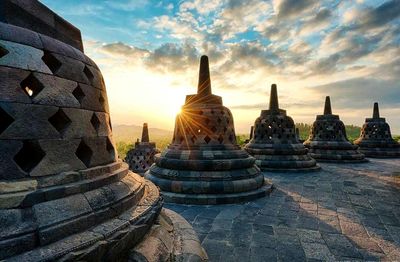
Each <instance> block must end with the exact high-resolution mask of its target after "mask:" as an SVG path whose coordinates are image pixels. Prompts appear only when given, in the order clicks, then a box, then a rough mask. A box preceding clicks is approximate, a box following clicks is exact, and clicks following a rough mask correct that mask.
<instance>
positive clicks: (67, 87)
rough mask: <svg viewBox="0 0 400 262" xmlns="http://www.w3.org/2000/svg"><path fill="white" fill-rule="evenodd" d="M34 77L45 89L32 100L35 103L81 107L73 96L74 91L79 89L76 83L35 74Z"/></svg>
mask: <svg viewBox="0 0 400 262" xmlns="http://www.w3.org/2000/svg"><path fill="white" fill-rule="evenodd" d="M34 76H35V77H36V78H37V79H38V80H39V81H40V82H41V83H42V84H43V86H44V88H43V90H42V91H40V93H39V94H37V95H36V96H35V97H34V98H33V99H32V102H33V103H35V104H42V105H54V106H60V107H76V108H79V107H80V104H79V101H78V100H77V99H76V98H75V97H74V95H73V91H74V90H75V88H76V87H77V84H76V82H74V81H70V80H66V79H63V78H59V77H55V76H51V75H44V74H39V73H34Z"/></svg>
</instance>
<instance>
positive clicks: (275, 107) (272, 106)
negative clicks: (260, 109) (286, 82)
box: [269, 84, 279, 112]
mask: <svg viewBox="0 0 400 262" xmlns="http://www.w3.org/2000/svg"><path fill="white" fill-rule="evenodd" d="M269 110H270V111H271V112H279V101H278V90H277V88H276V84H272V85H271V94H270V96H269Z"/></svg>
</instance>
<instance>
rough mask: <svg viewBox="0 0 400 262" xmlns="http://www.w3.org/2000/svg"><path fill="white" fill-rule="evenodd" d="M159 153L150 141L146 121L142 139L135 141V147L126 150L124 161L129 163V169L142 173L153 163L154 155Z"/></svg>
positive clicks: (154, 144)
mask: <svg viewBox="0 0 400 262" xmlns="http://www.w3.org/2000/svg"><path fill="white" fill-rule="evenodd" d="M158 153H160V151H159V150H158V149H157V148H156V143H154V142H150V138H149V128H148V125H147V123H144V124H143V130H142V140H141V141H139V139H138V140H137V141H136V142H135V147H134V148H132V149H131V150H129V151H128V153H127V154H126V157H125V162H127V163H128V164H129V169H130V170H132V171H133V172H136V173H138V174H140V175H143V174H144V173H145V172H146V171H147V170H148V169H149V168H150V166H151V165H152V164H153V163H154V156H155V155H156V154H158Z"/></svg>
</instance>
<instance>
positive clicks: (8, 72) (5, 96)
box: [0, 67, 31, 103]
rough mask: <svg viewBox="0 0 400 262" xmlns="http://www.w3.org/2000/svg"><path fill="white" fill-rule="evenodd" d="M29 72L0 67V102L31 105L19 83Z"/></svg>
mask: <svg viewBox="0 0 400 262" xmlns="http://www.w3.org/2000/svg"><path fill="white" fill-rule="evenodd" d="M29 74H30V72H28V71H25V70H20V69H14V68H8V67H0V92H1V96H0V101H4V102H20V103H31V100H30V99H29V96H27V95H26V93H25V92H24V90H23V89H22V88H21V82H22V81H23V80H24V79H26V78H27V77H28V76H29Z"/></svg>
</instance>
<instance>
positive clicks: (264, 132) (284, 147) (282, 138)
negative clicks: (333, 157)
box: [244, 84, 319, 171]
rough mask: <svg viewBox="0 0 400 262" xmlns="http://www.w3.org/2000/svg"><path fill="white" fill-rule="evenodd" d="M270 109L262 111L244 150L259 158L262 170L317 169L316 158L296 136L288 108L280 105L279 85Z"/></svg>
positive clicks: (272, 96)
mask: <svg viewBox="0 0 400 262" xmlns="http://www.w3.org/2000/svg"><path fill="white" fill-rule="evenodd" d="M269 104H270V105H269V109H268V110H262V111H261V115H260V117H258V118H257V119H256V121H255V123H254V128H252V132H253V133H252V134H251V138H250V140H249V141H248V143H247V144H246V145H245V147H244V148H245V150H246V151H247V152H248V153H249V154H250V155H253V156H254V157H255V158H256V164H257V165H258V166H259V167H260V168H261V169H262V170H269V171H274V170H276V171H283V170H287V171H315V170H319V166H317V164H316V161H315V160H314V159H312V158H311V157H309V156H308V155H307V150H306V149H305V147H304V145H303V144H301V143H300V142H299V140H298V138H297V135H296V127H295V124H294V121H293V119H292V118H291V117H289V116H287V115H286V111H285V110H282V109H280V108H279V102H278V91H277V87H276V85H275V84H274V85H272V86H271V95H270V103H269Z"/></svg>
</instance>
